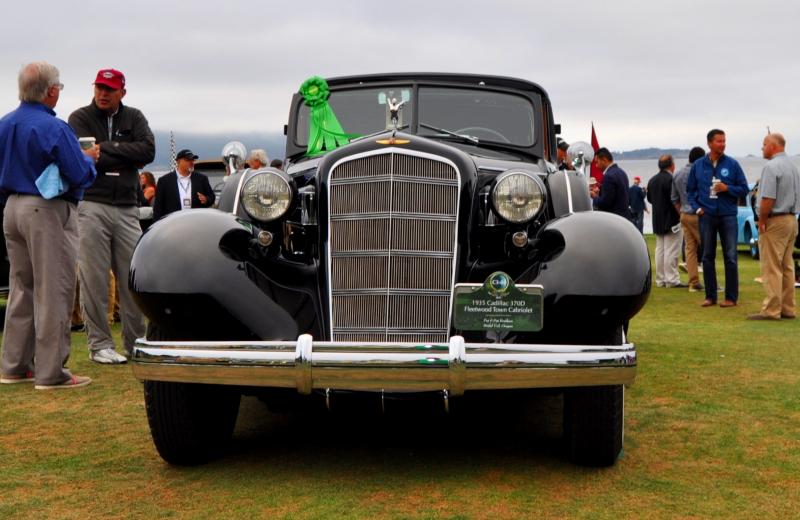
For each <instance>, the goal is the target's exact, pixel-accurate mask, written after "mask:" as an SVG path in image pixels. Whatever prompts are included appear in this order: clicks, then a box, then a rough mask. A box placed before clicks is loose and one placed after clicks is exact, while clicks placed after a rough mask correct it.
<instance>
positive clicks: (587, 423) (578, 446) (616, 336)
mask: <svg viewBox="0 0 800 520" xmlns="http://www.w3.org/2000/svg"><path fill="white" fill-rule="evenodd" d="M594 339H595V341H592V342H591V343H597V344H603V345H620V344H622V328H621V327H619V328H616V329H614V330H612V331H609V332H608V334H606V335H605V336H598V335H594ZM624 397H625V389H624V388H623V386H622V385H614V386H588V387H577V388H568V389H566V390H565V391H564V438H565V441H566V443H567V449H568V451H569V458H570V460H571V461H572V462H573V463H575V464H579V465H581V466H592V467H605V466H612V465H613V464H614V463H615V462H616V461H617V458H618V457H619V454H620V452H621V451H622V438H623V423H624V415H625V406H624Z"/></svg>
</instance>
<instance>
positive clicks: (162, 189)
mask: <svg viewBox="0 0 800 520" xmlns="http://www.w3.org/2000/svg"><path fill="white" fill-rule="evenodd" d="M175 159H176V161H177V165H176V168H175V170H173V171H171V172H169V173H168V174H166V175H164V176H163V177H161V178H160V179H158V183H157V184H156V196H155V199H154V200H153V219H154V220H158V219H161V218H163V217H165V216H167V215H169V214H170V213H173V212H175V211H181V210H184V209H192V208H210V207H211V206H212V205H213V204H214V200H215V196H214V190H212V189H211V184H210V183H209V182H208V177H206V176H205V175H203V174H202V173H200V172H195V171H194V161H195V160H196V159H197V156H196V155H195V154H194V153H193V152H192V151H191V150H188V149H187V150H181V151H180V152H178V155H177V156H176V157H175Z"/></svg>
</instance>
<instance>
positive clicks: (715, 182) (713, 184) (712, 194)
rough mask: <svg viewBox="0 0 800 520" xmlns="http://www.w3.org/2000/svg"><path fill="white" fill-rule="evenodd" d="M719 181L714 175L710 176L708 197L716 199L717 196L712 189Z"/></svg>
mask: <svg viewBox="0 0 800 520" xmlns="http://www.w3.org/2000/svg"><path fill="white" fill-rule="evenodd" d="M719 183H720V180H719V179H717V178H716V177H711V189H710V191H709V194H708V198H709V199H716V198H717V191H716V190H715V189H714V188H716V187H717V184H719Z"/></svg>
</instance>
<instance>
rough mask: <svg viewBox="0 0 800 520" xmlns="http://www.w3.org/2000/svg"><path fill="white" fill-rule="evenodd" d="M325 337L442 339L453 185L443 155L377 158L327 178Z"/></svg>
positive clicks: (454, 173) (453, 223)
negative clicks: (327, 305) (328, 334)
mask: <svg viewBox="0 0 800 520" xmlns="http://www.w3.org/2000/svg"><path fill="white" fill-rule="evenodd" d="M328 186H329V211H330V214H329V221H328V224H329V227H328V229H329V237H328V238H329V240H328V247H329V257H328V258H329V275H330V278H329V280H330V301H331V328H332V330H331V333H332V334H331V339H332V340H333V341H413V342H417V341H418V342H442V341H447V339H448V332H449V326H450V307H451V300H450V298H451V290H452V283H453V277H454V269H455V247H456V233H457V230H458V222H457V219H458V194H459V187H460V180H459V174H458V170H457V169H456V167H455V165H453V164H452V163H450V162H449V161H446V160H445V159H442V158H438V157H434V156H428V155H421V154H420V155H418V154H414V153H409V152H399V151H393V152H389V153H386V152H383V151H381V153H379V154H370V155H365V156H360V157H357V158H351V159H346V160H345V161H343V162H340V163H337V164H336V165H335V166H334V167H333V169H332V171H331V175H330V179H329V183H328Z"/></svg>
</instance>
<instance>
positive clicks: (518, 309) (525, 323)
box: [453, 271, 544, 332]
mask: <svg viewBox="0 0 800 520" xmlns="http://www.w3.org/2000/svg"><path fill="white" fill-rule="evenodd" d="M453 292H454V295H453V296H454V297H453V305H454V308H453V320H454V324H455V328H456V329H459V330H496V331H525V332H535V331H538V330H542V324H543V321H542V307H543V305H542V300H543V298H544V297H543V294H544V290H543V287H542V286H541V285H515V284H514V280H512V279H511V277H510V276H508V275H507V274H506V273H504V272H501V271H498V272H496V273H492V274H491V275H489V277H488V278H487V279H486V282H484V283H482V284H480V283H459V284H456V286H455V289H454V291H453Z"/></svg>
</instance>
